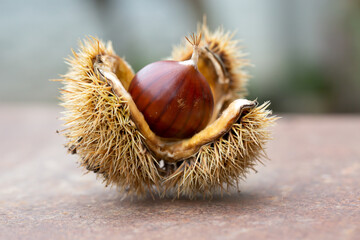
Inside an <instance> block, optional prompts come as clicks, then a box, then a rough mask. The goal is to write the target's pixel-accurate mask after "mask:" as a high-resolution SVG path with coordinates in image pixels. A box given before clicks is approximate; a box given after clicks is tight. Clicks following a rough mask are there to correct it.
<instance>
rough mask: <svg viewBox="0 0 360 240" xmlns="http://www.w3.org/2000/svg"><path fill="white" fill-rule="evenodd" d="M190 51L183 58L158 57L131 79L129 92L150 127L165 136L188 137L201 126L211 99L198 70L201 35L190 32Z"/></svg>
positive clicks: (210, 109)
mask: <svg viewBox="0 0 360 240" xmlns="http://www.w3.org/2000/svg"><path fill="white" fill-rule="evenodd" d="M186 39H187V40H188V41H189V42H190V43H191V44H192V45H193V54H192V57H191V59H190V60H186V61H159V62H154V63H151V64H149V65H147V66H145V67H144V68H142V69H141V70H140V71H139V72H138V73H137V74H136V75H135V77H134V78H133V80H132V81H131V83H130V87H129V90H128V91H129V93H130V94H131V96H132V98H133V100H134V102H135V104H136V106H137V107H138V109H139V111H140V112H141V113H142V114H143V115H144V118H145V120H146V122H147V123H148V124H149V127H150V129H151V130H152V131H153V132H154V133H155V134H157V135H158V136H160V137H164V138H180V139H182V138H189V137H191V136H193V135H194V134H195V133H197V132H200V131H201V130H202V129H204V128H205V127H206V126H207V124H208V123H209V120H210V118H211V116H212V113H213V108H214V99H213V95H212V92H211V88H210V86H209V84H208V82H207V81H206V79H205V77H204V76H203V75H202V74H201V73H200V72H199V70H198V67H197V61H198V55H199V54H198V44H199V42H200V40H201V35H200V36H194V35H193V36H192V40H191V41H190V40H189V39H188V38H186Z"/></svg>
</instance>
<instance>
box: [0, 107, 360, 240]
mask: <svg viewBox="0 0 360 240" xmlns="http://www.w3.org/2000/svg"><path fill="white" fill-rule="evenodd" d="M61 110H62V109H60V108H57V107H52V106H39V105H38V106H32V105H27V106H20V105H4V104H3V105H1V106H0V133H1V134H0V138H1V145H0V148H1V149H0V150H1V151H0V152H1V159H0V169H1V173H0V239H188V238H194V239H360V115H326V116H314V115H307V116H306V115H284V116H282V117H283V118H282V119H281V120H279V121H278V125H277V126H276V127H274V128H273V130H274V138H275V139H274V140H273V141H272V142H270V143H269V144H268V145H267V150H268V155H269V158H271V161H265V165H266V166H258V168H257V169H258V173H251V174H250V175H249V177H248V178H247V180H246V182H243V183H242V184H241V190H242V191H241V192H240V193H238V192H234V193H233V194H232V195H231V196H229V195H224V196H223V197H221V196H220V195H215V196H214V198H213V199H211V200H209V199H198V200H188V199H186V198H181V199H179V200H173V199H155V200H153V199H152V198H151V197H149V198H146V199H143V200H138V199H133V200H131V199H123V196H122V195H121V194H119V193H118V192H117V190H116V188H105V187H104V186H103V185H102V183H101V181H99V180H97V179H96V177H95V175H94V174H86V175H84V171H83V170H82V169H81V168H79V167H78V165H77V163H76V157H75V156H71V155H68V154H67V153H66V150H65V149H64V148H63V146H62V144H63V143H64V142H65V140H64V138H63V137H62V136H60V135H58V134H56V133H55V130H57V129H61V126H60V125H61V121H60V120H58V117H59V116H60V111H61Z"/></svg>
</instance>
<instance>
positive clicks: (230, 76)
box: [60, 25, 277, 198]
mask: <svg viewBox="0 0 360 240" xmlns="http://www.w3.org/2000/svg"><path fill="white" fill-rule="evenodd" d="M199 31H201V32H202V34H203V36H204V39H203V40H202V41H201V44H200V47H201V51H200V56H199V65H198V67H199V71H200V72H201V73H202V74H203V75H204V76H205V78H206V79H207V81H208V82H209V84H210V87H211V89H212V92H213V94H214V95H213V96H214V100H215V109H214V112H215V114H214V115H213V118H212V119H211V121H210V123H209V124H208V126H207V127H206V128H205V129H203V130H202V131H201V132H199V133H197V134H195V135H194V136H192V137H191V138H188V139H183V140H178V141H173V140H168V139H166V138H161V137H159V136H156V134H154V133H153V132H152V131H151V130H150V128H149V126H148V124H147V123H146V121H145V120H144V117H143V115H142V114H141V112H139V110H138V109H137V107H136V105H135V103H134V102H133V100H132V98H131V96H130V94H129V93H128V92H127V89H128V87H129V85H130V82H131V80H132V78H133V76H134V72H133V70H132V69H131V67H130V65H129V64H128V63H127V62H126V61H125V60H124V59H122V58H120V57H118V56H117V55H116V54H115V53H114V51H113V48H112V46H111V43H109V44H107V46H105V45H104V44H103V42H102V41H99V40H98V39H96V38H88V39H86V40H85V41H84V42H83V43H81V44H80V51H79V52H77V53H76V52H73V55H74V56H73V57H70V58H69V59H68V62H69V65H70V69H69V71H68V73H67V74H66V75H64V76H63V78H62V79H60V81H62V82H63V83H64V87H63V89H62V90H61V100H62V103H61V105H62V106H63V107H64V108H65V112H64V115H63V120H64V122H65V127H66V128H65V129H64V130H63V131H62V132H63V134H64V135H65V136H66V138H67V139H68V142H67V143H66V146H67V147H68V148H69V151H71V152H73V153H74V152H75V153H76V154H78V155H79V157H80V164H81V165H82V166H83V167H85V168H86V169H87V170H88V171H93V172H95V173H96V174H97V175H98V176H100V177H101V178H102V179H103V180H104V182H105V184H106V185H107V186H108V185H116V186H118V187H119V189H120V190H121V191H124V192H126V193H127V194H129V195H133V194H135V195H138V196H144V195H145V193H146V192H150V193H151V194H153V193H157V194H158V195H159V196H161V197H163V196H166V194H167V193H169V194H170V193H171V194H173V193H174V194H175V196H177V197H179V196H181V195H185V196H188V197H190V198H194V197H196V196H198V194H200V195H205V196H207V195H210V196H211V195H212V194H213V193H214V192H215V191H216V190H218V189H220V190H224V191H228V190H229V189H230V188H232V187H235V188H237V187H238V182H239V180H241V179H244V178H245V177H246V174H248V173H249V171H250V170H255V165H256V164H257V163H258V162H260V161H261V159H265V158H266V154H265V151H264V147H265V143H266V142H267V141H268V140H269V139H271V136H270V130H269V129H268V127H269V126H271V125H273V124H274V122H275V120H276V119H277V117H276V116H273V115H272V113H271V111H270V110H267V108H268V106H269V102H265V103H263V104H262V105H260V106H258V104H257V102H256V101H249V100H246V99H243V97H244V96H245V94H246V87H245V83H246V82H247V79H248V75H247V74H246V72H244V70H243V68H244V67H245V66H248V65H249V63H248V61H247V60H244V59H243V55H242V54H241V52H240V51H239V48H238V47H237V46H238V43H237V42H236V41H233V40H231V38H232V35H231V34H230V33H225V32H224V31H223V30H222V29H218V30H217V31H215V32H210V31H209V30H208V28H207V27H206V25H202V26H200V27H199ZM191 54H192V48H191V46H190V47H189V46H187V45H182V46H179V47H177V48H176V49H175V50H174V51H173V55H172V59H174V60H177V61H183V60H186V59H189V58H190V57H191Z"/></svg>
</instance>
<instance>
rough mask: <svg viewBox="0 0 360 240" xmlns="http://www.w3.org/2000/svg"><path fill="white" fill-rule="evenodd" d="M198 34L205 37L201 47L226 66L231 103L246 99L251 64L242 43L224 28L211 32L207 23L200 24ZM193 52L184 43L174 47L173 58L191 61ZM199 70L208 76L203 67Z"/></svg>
mask: <svg viewBox="0 0 360 240" xmlns="http://www.w3.org/2000/svg"><path fill="white" fill-rule="evenodd" d="M198 32H201V33H202V35H203V36H204V37H203V39H202V41H201V42H200V45H199V46H202V47H207V48H208V49H209V50H210V51H212V52H213V53H214V54H216V55H217V57H219V58H220V59H221V61H222V63H223V64H224V68H225V70H226V72H227V74H228V77H229V80H230V84H229V85H230V89H231V91H232V94H233V96H232V98H231V99H229V102H231V101H232V100H234V99H237V98H244V97H245V96H246V95H247V90H246V84H247V81H248V79H249V74H248V73H247V72H246V71H245V67H247V66H250V62H249V60H248V59H246V58H245V56H246V55H247V54H246V53H244V52H243V51H242V48H241V46H240V45H239V43H240V41H239V40H234V39H233V36H234V33H232V32H225V31H224V29H223V28H222V27H219V28H218V29H217V30H216V31H214V32H212V31H210V30H209V28H208V27H207V25H206V23H205V22H204V23H203V24H201V25H200V24H199V26H198ZM192 51H193V49H192V47H191V46H189V44H187V43H186V42H185V41H183V42H182V43H181V44H180V45H178V46H175V47H174V49H173V51H172V55H171V58H172V59H174V60H176V61H183V60H186V59H190V57H191V54H192ZM199 64H201V62H200V63H199ZM199 70H200V71H201V72H202V73H203V74H204V75H205V76H206V73H205V72H203V71H202V68H201V66H199Z"/></svg>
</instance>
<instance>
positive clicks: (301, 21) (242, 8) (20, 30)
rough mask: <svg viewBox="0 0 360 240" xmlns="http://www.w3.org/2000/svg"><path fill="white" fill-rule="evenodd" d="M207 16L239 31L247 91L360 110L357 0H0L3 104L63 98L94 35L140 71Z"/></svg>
mask: <svg viewBox="0 0 360 240" xmlns="http://www.w3.org/2000/svg"><path fill="white" fill-rule="evenodd" d="M204 14H206V15H207V21H208V25H209V27H210V29H212V30H215V29H216V28H217V27H218V26H220V25H222V26H223V27H224V29H226V30H231V31H233V30H236V35H235V38H238V39H242V45H243V46H244V47H245V48H244V51H245V52H247V53H249V55H248V58H249V59H250V60H251V62H252V63H253V64H254V65H255V67H251V68H248V69H247V71H248V72H249V73H250V74H251V75H252V79H251V80H250V82H249V92H250V95H249V98H250V99H254V98H258V99H259V101H260V102H262V101H265V100H271V102H272V108H273V109H274V111H275V112H302V113H334V112H335V113H342V112H357V113H359V112H360V1H358V0H342V1H339V0H293V1H288V0H271V1H269V0H252V1H250V0H222V1H216V0H196V1H191V0H186V1H175V0H172V1H169V0H168V1H166V0H155V1H146V0H137V1H131V0H123V1H115V0H62V1H42V0H41V1H40V0H33V1H25V0H24V1H19V0H13V1H4V0H2V1H1V2H0V30H1V37H0V43H1V44H0V52H1V55H0V72H1V74H0V81H1V87H0V101H1V103H2V104H7V103H11V104H13V103H16V104H23V103H24V104H49V105H54V106H55V105H56V104H57V103H58V99H57V98H58V96H59V93H58V89H59V88H60V87H61V85H60V84H59V83H56V82H50V81H49V79H55V78H58V77H59V74H64V73H66V71H67V65H66V64H65V63H64V59H65V58H66V57H67V56H68V55H70V54H71V51H70V49H71V48H74V49H77V46H78V42H79V40H81V39H83V38H84V37H85V36H87V35H92V36H97V37H99V38H101V39H103V40H106V41H107V40H111V41H112V42H113V45H114V48H115V51H116V52H117V54H118V55H119V56H125V57H126V60H127V61H128V62H129V63H130V65H132V66H133V68H134V70H135V71H137V70H139V69H140V68H142V67H143V66H144V65H146V64H148V63H151V62H154V61H158V60H160V59H163V58H165V57H167V56H169V55H170V53H171V50H172V46H174V45H176V44H178V43H179V42H180V40H181V39H183V37H184V36H185V35H187V34H189V33H191V32H193V31H195V30H196V26H197V22H199V21H201V20H202V16H203V15H204Z"/></svg>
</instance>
